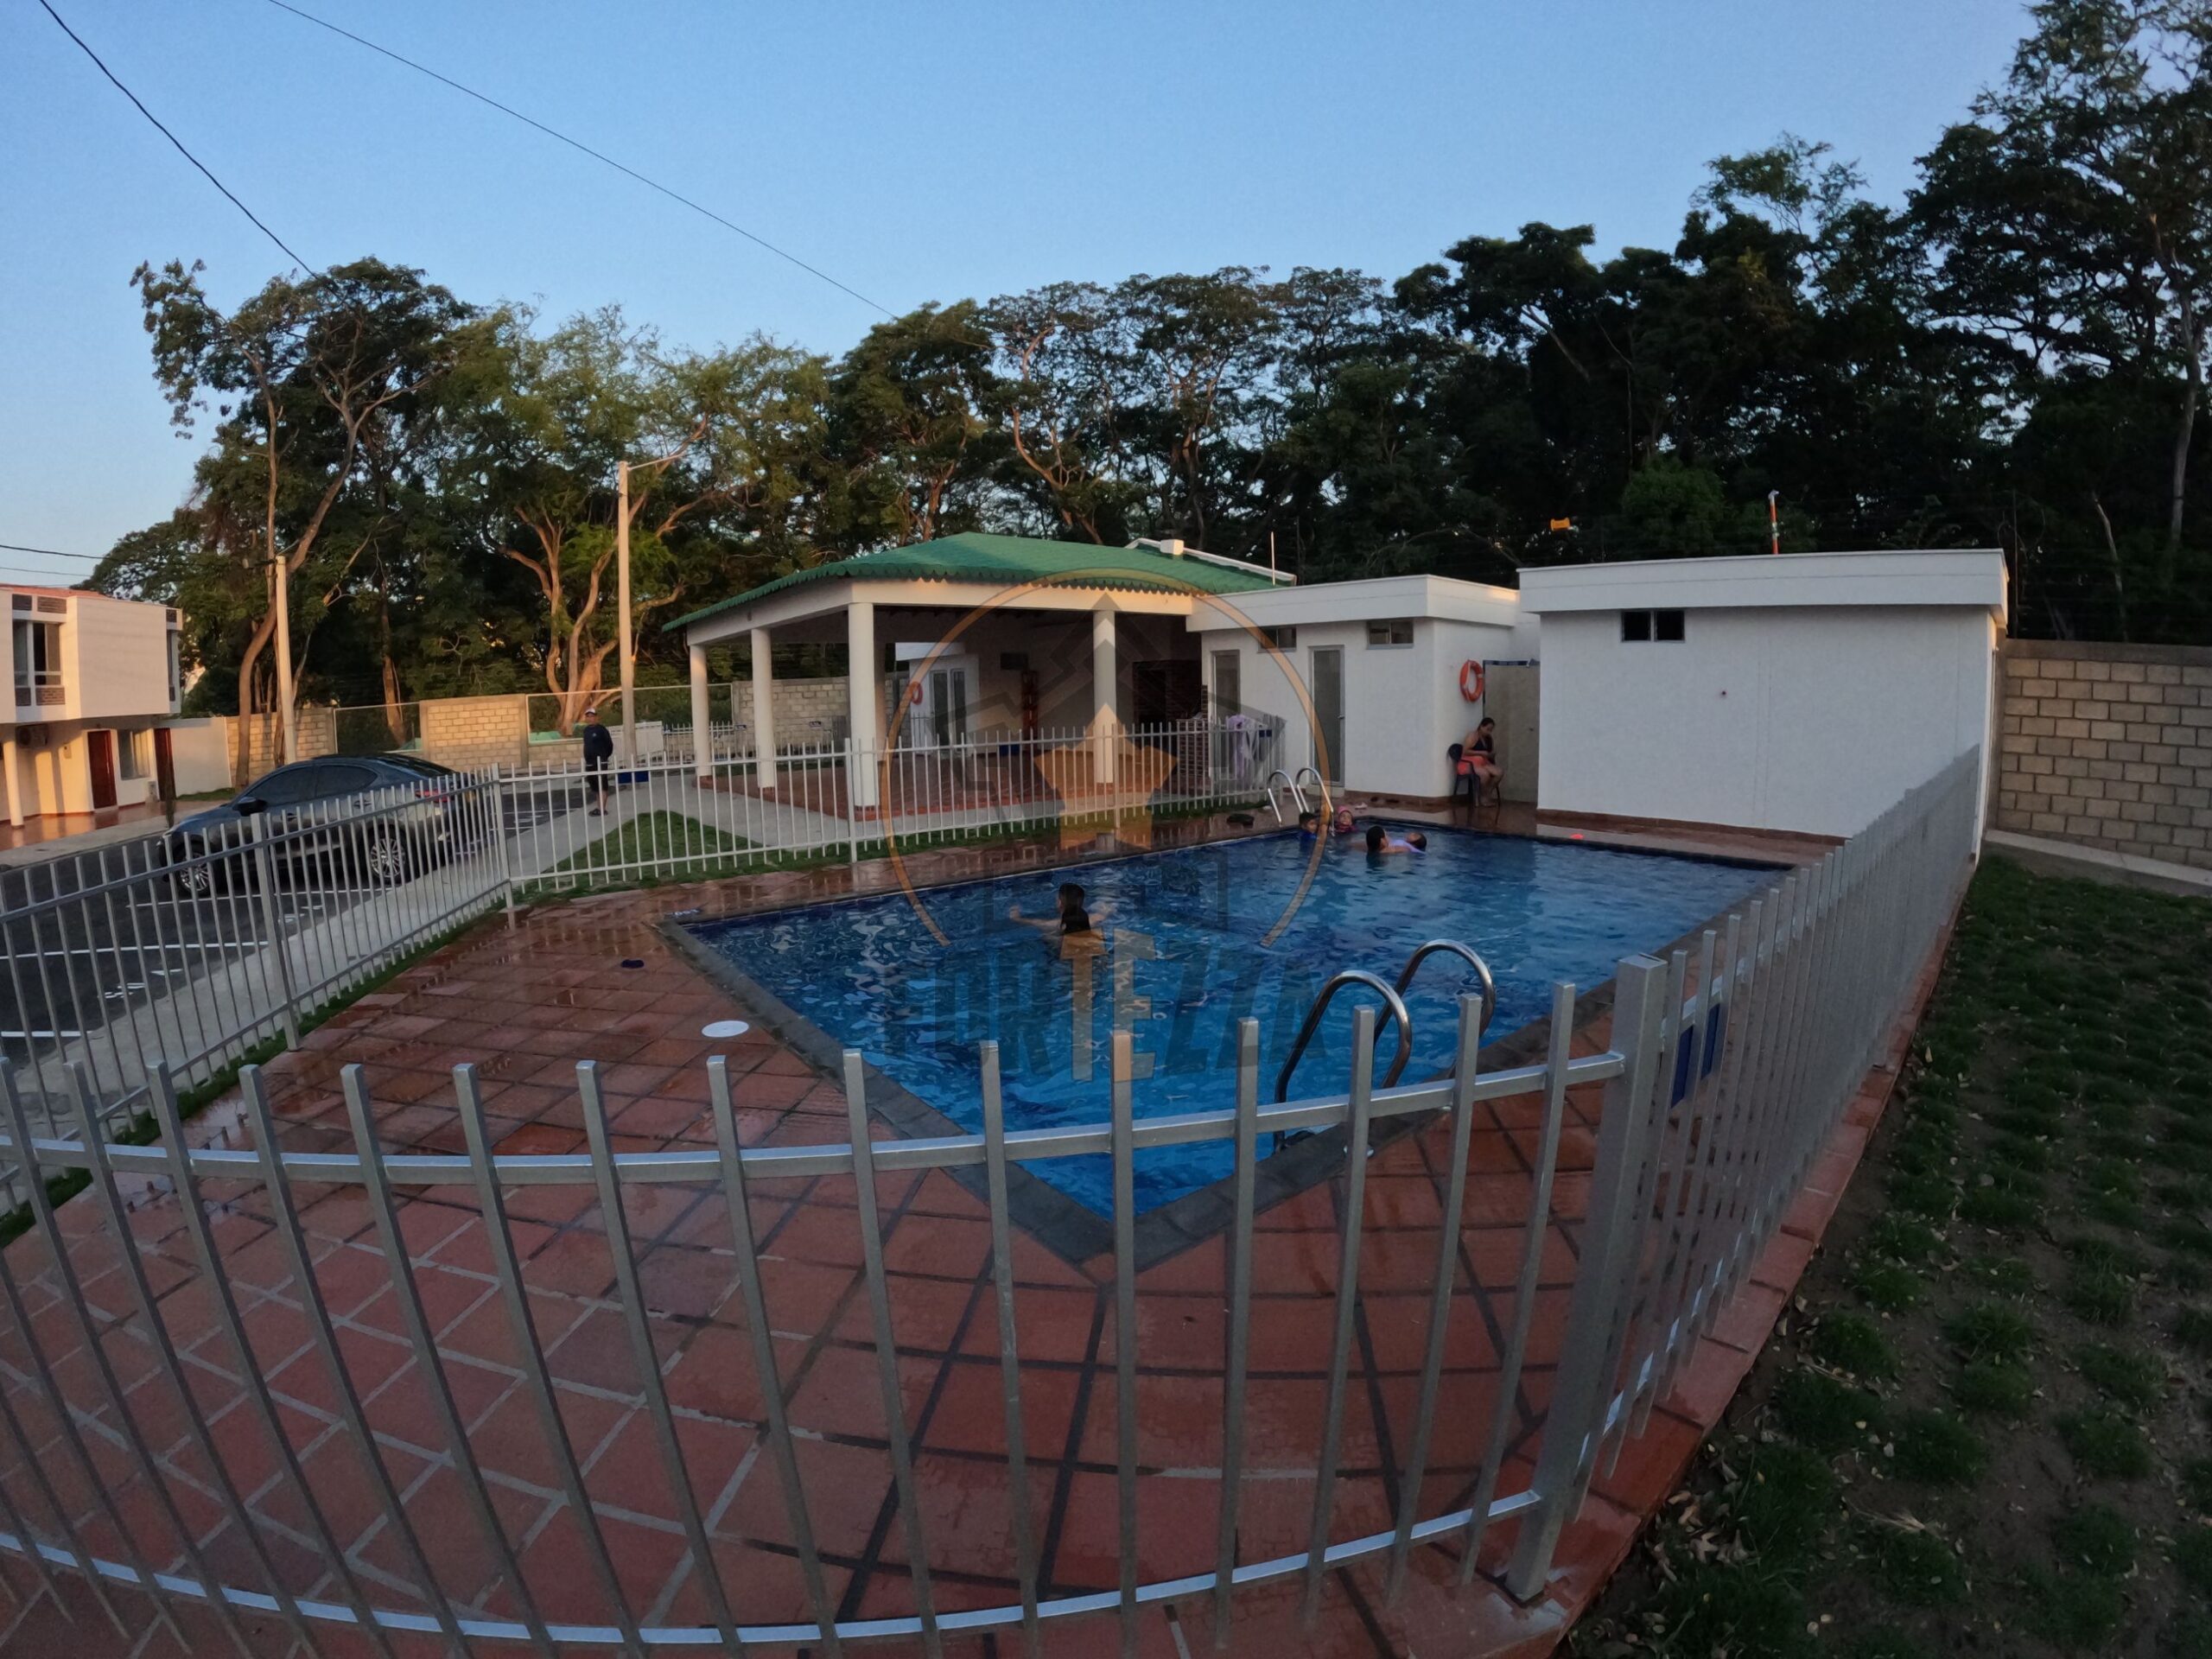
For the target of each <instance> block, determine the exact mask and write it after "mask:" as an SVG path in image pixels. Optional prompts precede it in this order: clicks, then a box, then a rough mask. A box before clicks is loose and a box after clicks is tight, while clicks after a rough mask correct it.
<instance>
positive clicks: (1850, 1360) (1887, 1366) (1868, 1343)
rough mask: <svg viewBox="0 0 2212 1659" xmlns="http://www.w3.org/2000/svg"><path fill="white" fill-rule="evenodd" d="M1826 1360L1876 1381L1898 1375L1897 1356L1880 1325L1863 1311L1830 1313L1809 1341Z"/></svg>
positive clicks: (1832, 1364) (1821, 1358)
mask: <svg viewBox="0 0 2212 1659" xmlns="http://www.w3.org/2000/svg"><path fill="white" fill-rule="evenodd" d="M1808 1345H1809V1346H1810V1348H1811V1349H1812V1351H1813V1353H1814V1355H1815V1357H1817V1358H1819V1359H1820V1361H1821V1363H1823V1364H1827V1365H1831V1366H1834V1368H1835V1369H1836V1370H1840V1371H1847V1372H1849V1373H1850V1374H1851V1375H1853V1376H1859V1377H1863V1378H1866V1379H1867V1380H1868V1381H1876V1380H1878V1379H1881V1378H1884V1377H1889V1376H1896V1375H1897V1355H1896V1353H1895V1352H1894V1351H1892V1350H1891V1347H1890V1344H1889V1342H1888V1340H1887V1339H1886V1338H1884V1336H1883V1335H1882V1332H1881V1328H1880V1327H1879V1326H1878V1325H1876V1324H1875V1323H1874V1321H1873V1320H1872V1319H1868V1318H1866V1316H1865V1315H1864V1314H1860V1313H1831V1314H1829V1315H1828V1316H1827V1318H1826V1319H1822V1320H1821V1323H1820V1324H1819V1325H1817V1326H1816V1327H1815V1329H1814V1332H1813V1335H1812V1338H1811V1341H1810V1343H1809V1344H1808Z"/></svg>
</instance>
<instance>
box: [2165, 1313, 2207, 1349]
mask: <svg viewBox="0 0 2212 1659" xmlns="http://www.w3.org/2000/svg"><path fill="white" fill-rule="evenodd" d="M2174 1340H2175V1341H2176V1342H2178V1343H2179V1344H2181V1345H2182V1346H2183V1347H2184V1348H2186V1349H2188V1350H2189V1351H2190V1353H2192V1354H2200V1355H2202V1354H2212V1313H2206V1312H2205V1311H2204V1310H2203V1309H2202V1308H2201V1307H2184V1308H2183V1309H2182V1311H2181V1312H2180V1313H2177V1315H2175V1317H2174Z"/></svg>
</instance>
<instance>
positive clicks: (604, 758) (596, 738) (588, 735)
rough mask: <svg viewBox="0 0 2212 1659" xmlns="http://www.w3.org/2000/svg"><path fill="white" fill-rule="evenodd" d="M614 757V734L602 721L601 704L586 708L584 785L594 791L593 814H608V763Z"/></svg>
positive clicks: (597, 816) (604, 815)
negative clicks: (600, 718)
mask: <svg viewBox="0 0 2212 1659" xmlns="http://www.w3.org/2000/svg"><path fill="white" fill-rule="evenodd" d="M613 758H614V734H613V733H612V732H610V731H608V730H607V728H606V727H604V726H602V725H601V723H600V720H599V706H598V704H596V703H594V704H593V705H592V706H591V707H590V708H588V709H585V710H584V787H585V788H587V789H588V790H590V791H591V793H592V808H591V816H592V817H594V818H600V817H606V816H607V762H608V761H610V760H613Z"/></svg>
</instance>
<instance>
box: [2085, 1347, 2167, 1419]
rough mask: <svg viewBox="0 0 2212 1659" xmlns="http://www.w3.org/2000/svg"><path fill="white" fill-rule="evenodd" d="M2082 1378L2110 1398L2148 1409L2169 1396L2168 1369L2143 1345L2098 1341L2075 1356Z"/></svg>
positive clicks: (2138, 1408) (2135, 1407) (2140, 1408)
mask: <svg viewBox="0 0 2212 1659" xmlns="http://www.w3.org/2000/svg"><path fill="white" fill-rule="evenodd" d="M2074 1363H2075V1364H2076V1365H2077V1366H2079V1367H2080V1368H2081V1370H2082V1379H2083V1380H2084V1381H2085V1382H2087V1383H2088V1385H2089V1386H2090V1387H2091V1388H2093V1389H2095V1390H2096V1391H2097V1392H2098V1393H2099V1394H2101V1395H2104V1396H2105V1398H2106V1399H2107V1400H2110V1401H2113V1402H2116V1403H2117V1404H2120V1405H2123V1406H2128V1407H2132V1408H2134V1409H2135V1410H2138V1411H2148V1410H2149V1409H2150V1408H2152V1407H2153V1406H2155V1405H2157V1404H2158V1402H2159V1401H2161V1400H2163V1399H2164V1398H2165V1395H2166V1368H2165V1367H2164V1365H2162V1364H2160V1363H2158V1358H2157V1357H2156V1356H2154V1355H2152V1354H2151V1353H2149V1352H2147V1351H2145V1350H2143V1349H2141V1348H2120V1347H2114V1346H2113V1345H2112V1344H2109V1343H2101V1342H2094V1343H2091V1344H2089V1345H2088V1347H2086V1348H2083V1349H2082V1350H2080V1351H2078V1352H2076V1353H2075V1356H2074Z"/></svg>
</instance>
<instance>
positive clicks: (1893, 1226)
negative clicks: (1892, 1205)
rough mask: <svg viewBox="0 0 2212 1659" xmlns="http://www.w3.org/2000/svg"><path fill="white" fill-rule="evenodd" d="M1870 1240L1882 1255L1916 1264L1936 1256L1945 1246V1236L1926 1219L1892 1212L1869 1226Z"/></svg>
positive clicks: (1872, 1247) (1867, 1236)
mask: <svg viewBox="0 0 2212 1659" xmlns="http://www.w3.org/2000/svg"><path fill="white" fill-rule="evenodd" d="M1866 1244H1867V1248H1868V1249H1872V1250H1873V1251H1875V1252H1876V1253H1877V1254H1878V1255H1886V1256H1888V1257H1890V1258H1891V1260H1892V1261H1897V1262H1905V1263H1907V1264H1909V1265H1915V1266H1916V1265H1917V1264H1919V1263H1920V1262H1927V1261H1930V1260H1932V1259H1934V1257H1935V1256H1936V1253H1937V1252H1938V1251H1940V1250H1941V1249H1942V1248H1943V1236H1942V1234H1941V1233H1939V1232H1937V1231H1936V1230H1935V1229H1934V1228H1933V1227H1930V1226H1929V1225H1927V1224H1925V1223H1924V1222H1918V1221H1915V1220H1913V1219H1912V1218H1911V1217H1909V1216H1900V1215H1897V1214H1895V1213H1891V1214H1888V1215H1885V1216H1883V1217H1881V1218H1880V1219H1878V1221H1876V1222H1875V1224H1873V1225H1872V1227H1869V1228H1868V1229H1867V1230H1866Z"/></svg>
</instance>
